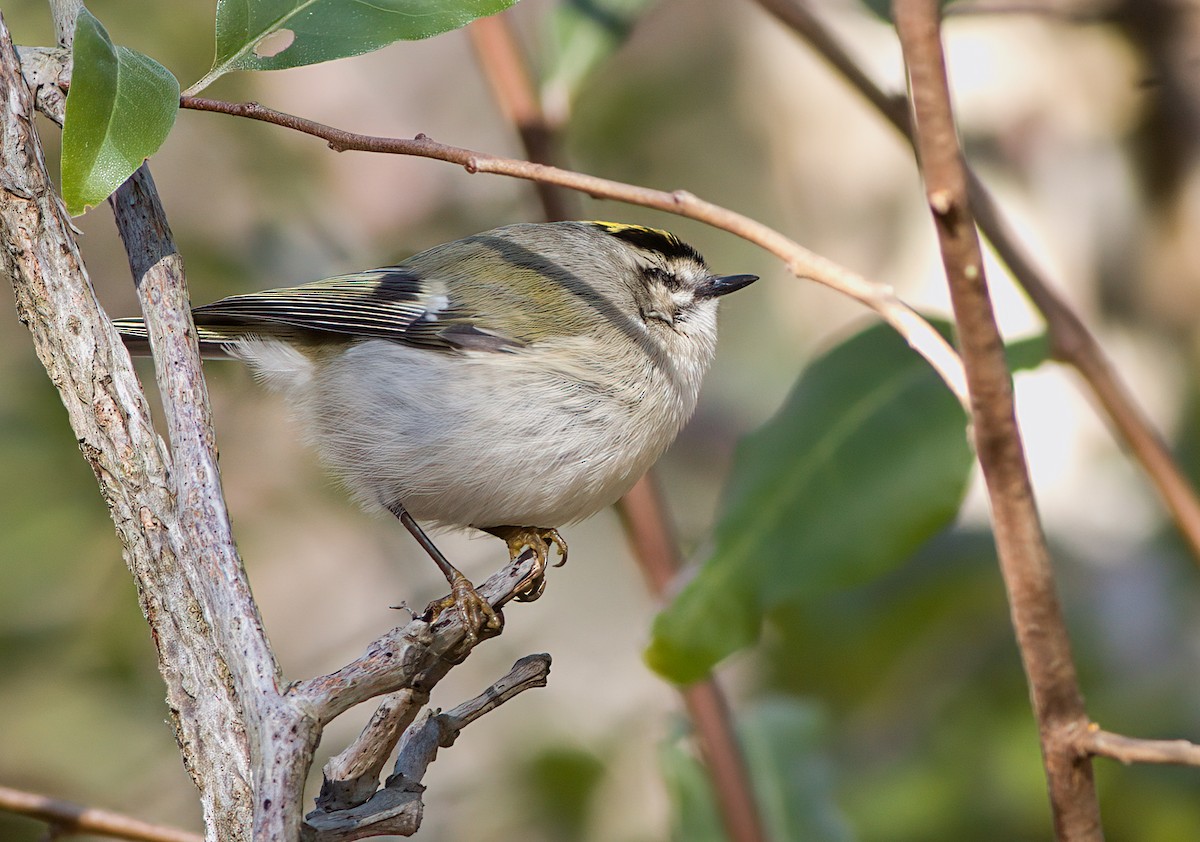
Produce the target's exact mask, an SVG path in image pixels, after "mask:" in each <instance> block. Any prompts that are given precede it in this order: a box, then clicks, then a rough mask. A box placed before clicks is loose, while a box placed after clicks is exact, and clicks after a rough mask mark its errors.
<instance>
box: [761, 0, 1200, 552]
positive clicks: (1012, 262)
mask: <svg viewBox="0 0 1200 842" xmlns="http://www.w3.org/2000/svg"><path fill="white" fill-rule="evenodd" d="M756 2H757V3H758V4H759V5H760V6H762V7H763V8H764V9H766V10H767V11H768V12H770V13H771V14H772V15H774V16H775V17H776V18H777V19H778V20H779V21H780V22H781V23H783V24H784V25H786V26H788V27H789V28H790V29H792V30H793V31H794V32H796V34H797V35H799V36H800V37H801V38H803V39H804V40H805V41H807V42H808V44H809V46H811V47H812V48H813V49H814V50H816V52H817V53H818V54H819V55H821V56H822V57H824V58H825V60H826V61H828V62H829V64H830V65H831V66H832V67H833V68H834V69H835V70H836V71H837V72H838V73H840V74H841V75H842V76H843V77H844V78H845V79H846V81H847V82H849V83H850V84H851V86H853V87H854V88H855V89H856V90H857V91H858V92H859V93H860V94H862V95H863V96H864V97H865V98H866V99H867V101H868V102H869V103H871V105H872V106H873V107H874V108H875V110H876V111H878V112H879V113H880V115H882V116H883V117H884V119H886V120H887V121H888V122H889V123H890V124H891V125H892V127H893V128H895V129H896V130H897V131H898V132H900V134H902V135H903V136H904V137H905V138H906V139H907V140H908V141H909V143H910V144H911V143H913V141H914V139H913V135H912V131H911V128H910V124H909V114H908V107H907V104H906V103H907V101H906V100H905V99H904V97H899V96H892V95H890V94H888V93H887V92H885V91H884V90H883V89H882V88H880V87H879V86H878V85H877V84H876V83H875V82H874V80H872V79H871V78H870V77H869V76H868V75H867V74H866V73H865V72H864V71H863V69H862V67H861V66H860V65H859V64H858V62H857V61H855V60H854V58H853V57H851V55H850V53H849V51H847V49H846V48H845V46H844V45H843V44H842V43H841V41H839V40H838V39H837V37H835V36H834V34H833V33H832V32H831V31H830V30H829V28H828V27H827V26H826V25H825V24H824V22H822V20H821V19H820V17H818V16H817V15H816V14H814V13H813V11H812V9H811V6H810V4H809V3H808V2H805V0H756ZM967 179H968V183H969V187H970V195H971V209H972V211H973V212H974V214H975V221H976V223H977V224H978V225H979V228H980V230H981V231H983V233H984V235H985V236H986V237H987V239H988V241H989V242H990V243H991V244H992V247H993V248H994V249H995V250H996V253H997V254H998V255H999V257H1000V259H1001V260H1002V261H1003V262H1004V264H1005V265H1006V266H1007V267H1008V270H1009V272H1011V273H1012V276H1013V278H1014V279H1015V280H1016V282H1017V283H1018V284H1019V285H1020V286H1021V288H1022V289H1024V290H1025V292H1026V294H1027V295H1028V296H1029V298H1030V299H1031V300H1032V301H1033V303H1034V306H1036V307H1037V308H1038V310H1039V311H1041V313H1042V316H1043V317H1044V318H1045V320H1046V329H1047V331H1048V332H1049V335H1050V343H1051V350H1052V353H1053V354H1054V356H1055V358H1056V359H1058V360H1059V361H1061V362H1064V363H1066V364H1067V365H1070V366H1071V367H1072V368H1074V369H1075V370H1076V371H1077V372H1078V373H1079V375H1080V376H1081V377H1082V378H1083V381H1084V383H1086V384H1087V386H1088V388H1089V389H1091V392H1092V398H1093V399H1094V400H1095V402H1096V404H1097V405H1098V406H1099V408H1100V410H1101V411H1102V412H1103V414H1104V416H1105V417H1106V418H1107V419H1108V423H1109V424H1110V425H1111V426H1112V428H1113V431H1114V433H1115V435H1116V437H1117V439H1118V441H1119V442H1121V443H1122V444H1123V445H1124V446H1125V447H1126V448H1127V449H1128V450H1129V452H1130V453H1131V454H1132V456H1133V458H1134V459H1135V460H1136V461H1137V462H1138V464H1139V465H1140V466H1141V468H1142V470H1143V471H1144V472H1145V474H1146V476H1147V477H1148V478H1149V479H1150V482H1151V483H1152V484H1153V485H1154V487H1155V489H1156V490H1157V492H1158V494H1159V497H1160V498H1161V499H1162V501H1163V503H1164V504H1165V505H1166V507H1167V510H1168V512H1170V514H1171V516H1172V518H1173V519H1174V521H1175V525H1176V527H1177V528H1178V529H1179V532H1180V535H1181V536H1182V537H1183V539H1184V541H1185V542H1186V543H1187V545H1188V547H1189V549H1190V550H1191V554H1192V558H1193V560H1194V561H1196V563H1198V564H1200V496H1197V494H1196V490H1195V489H1194V488H1193V487H1192V484H1191V483H1190V482H1189V481H1188V479H1187V478H1186V477H1185V476H1184V475H1183V472H1182V471H1181V470H1180V469H1179V466H1178V465H1177V464H1176V462H1175V460H1174V458H1173V457H1172V455H1171V452H1170V450H1169V449H1168V447H1167V445H1166V443H1165V442H1164V441H1163V439H1162V437H1161V436H1160V435H1159V434H1158V432H1157V431H1156V430H1155V429H1154V425H1153V423H1152V422H1151V421H1150V419H1149V418H1148V417H1147V416H1146V414H1145V413H1144V412H1143V411H1142V409H1141V407H1139V406H1138V403H1137V401H1136V399H1135V398H1134V397H1133V394H1132V391H1131V390H1130V389H1129V387H1128V386H1127V385H1126V384H1125V383H1124V381H1123V380H1122V379H1121V377H1120V375H1119V374H1118V373H1117V371H1116V368H1115V367H1114V366H1113V364H1112V362H1111V361H1110V360H1109V359H1108V357H1107V355H1106V354H1105V353H1104V349H1103V348H1102V347H1101V345H1100V342H1099V341H1098V340H1097V339H1096V337H1095V335H1094V334H1093V333H1092V332H1091V330H1090V329H1089V328H1088V326H1087V324H1086V323H1085V322H1084V321H1083V319H1082V318H1081V317H1080V316H1079V315H1078V314H1077V313H1076V312H1075V309H1074V308H1073V307H1072V306H1071V304H1070V303H1069V302H1068V301H1067V299H1066V298H1065V297H1063V295H1062V294H1061V293H1059V292H1058V290H1057V289H1056V288H1055V285H1054V284H1053V283H1052V282H1051V281H1050V279H1049V277H1048V276H1047V275H1046V274H1045V272H1044V271H1043V270H1042V269H1041V268H1040V267H1038V266H1037V265H1036V264H1035V263H1034V261H1033V259H1032V258H1031V257H1030V256H1029V254H1028V253H1027V251H1026V249H1025V248H1024V246H1023V245H1022V244H1021V242H1020V240H1019V239H1018V238H1017V236H1016V234H1015V233H1014V232H1013V230H1012V226H1011V225H1009V223H1008V221H1007V218H1006V217H1005V214H1004V212H1003V211H1002V210H1001V208H1000V207H999V205H998V203H997V202H996V201H995V199H994V198H993V197H992V195H991V191H989V190H988V189H987V187H986V186H985V185H984V184H983V182H982V181H981V180H980V179H979V177H978V176H977V175H976V174H975V173H974V172H973V171H972V170H971V169H970V168H969V167H968V169H967Z"/></svg>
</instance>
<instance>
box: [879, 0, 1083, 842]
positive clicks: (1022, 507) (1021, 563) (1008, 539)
mask: <svg viewBox="0 0 1200 842" xmlns="http://www.w3.org/2000/svg"><path fill="white" fill-rule="evenodd" d="M893 10H894V11H893V17H894V19H895V21H896V30H897V32H898V33H899V35H900V45H901V47H902V49H903V51H904V61H905V65H906V66H907V68H908V75H909V84H910V86H911V89H912V101H913V112H914V115H915V127H916V135H917V151H918V156H917V157H918V159H919V161H920V165H921V170H922V174H923V176H924V179H925V191H926V195H927V197H928V200H929V206H930V209H931V210H932V212H933V219H934V223H935V226H936V228H937V233H938V240H939V242H940V244H941V249H942V260H943V263H944V264H945V267H946V277H947V281H948V282H949V287H950V297H951V301H952V303H953V305H954V317H955V323H956V326H957V329H958V337H959V347H960V349H961V351H962V358H963V365H964V368H965V369H966V374H967V381H968V383H969V384H970V389H971V416H970V417H971V425H972V432H973V436H974V441H975V451H976V455H977V458H978V460H979V465H980V468H981V469H982V471H983V476H984V481H985V483H986V485H987V491H988V500H989V502H990V504H991V509H992V522H993V527H994V529H993V531H994V534H995V541H996V552H997V555H998V556H999V559H1000V570H1001V574H1002V575H1003V577H1004V584H1005V587H1006V588H1007V589H1008V596H1009V611H1010V614H1011V616H1012V623H1013V627H1014V629H1015V631H1016V635H1017V643H1018V645H1019V647H1020V650H1021V659H1022V661H1023V663H1024V665H1025V673H1026V676H1027V678H1028V681H1029V686H1030V694H1031V696H1032V698H1033V706H1034V712H1035V714H1036V716H1037V721H1038V730H1039V732H1040V737H1041V744H1042V755H1043V760H1044V763H1045V769H1046V780H1047V783H1048V785H1049V790H1050V804H1051V809H1052V811H1053V814H1054V825H1055V832H1056V834H1057V837H1058V838H1059V839H1064V840H1066V839H1069V840H1098V839H1102V838H1103V833H1102V831H1101V829H1100V808H1099V805H1098V803H1097V801H1096V791H1095V785H1094V783H1093V781H1092V767H1091V762H1090V760H1089V759H1088V758H1087V756H1086V755H1084V756H1081V755H1080V754H1079V753H1078V752H1077V751H1075V750H1074V745H1073V742H1072V737H1073V735H1075V734H1077V733H1078V732H1079V731H1081V730H1083V729H1086V727H1087V725H1088V722H1087V713H1086V711H1085V710H1084V706H1083V697H1082V695H1081V693H1080V691H1079V682H1078V679H1077V678H1076V675H1075V664H1074V661H1073V660H1072V657H1071V644H1070V639H1069V638H1068V636H1067V629H1066V623H1065V621H1064V619H1063V616H1062V610H1061V608H1060V607H1059V603H1058V596H1057V594H1056V592H1055V585H1054V573H1053V570H1052V569H1051V566H1050V553H1049V550H1048V549H1047V548H1046V542H1045V536H1044V535H1043V533H1042V525H1041V521H1040V520H1039V518H1038V512H1037V504H1036V502H1035V499H1034V495H1033V488H1032V485H1031V483H1030V481H1029V472H1028V469H1027V466H1026V464H1025V454H1024V450H1023V446H1022V443H1021V432H1020V428H1019V427H1018V426H1017V420H1016V415H1015V407H1014V404H1013V394H1012V381H1011V378H1010V375H1009V372H1008V365H1007V362H1006V360H1005V357H1004V344H1003V340H1002V339H1001V337H1000V331H999V328H998V327H997V326H996V321H995V318H994V315H993V313H992V304H991V299H990V297H989V294H988V287H987V280H986V278H985V277H984V271H983V254H982V252H981V250H980V245H979V238H978V236H977V235H976V233H975V222H974V220H973V219H972V218H971V209H970V201H969V199H968V187H967V177H966V171H965V168H964V167H963V163H962V152H961V150H960V149H959V146H958V135H957V132H956V128H955V125H954V118H953V114H952V112H951V106H950V91H949V87H948V83H947V79H946V67H945V59H944V57H943V55H942V46H941V40H940V38H941V33H940V30H939V20H938V8H937V3H936V0H895V2H894V3H893Z"/></svg>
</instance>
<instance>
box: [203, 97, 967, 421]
mask: <svg viewBox="0 0 1200 842" xmlns="http://www.w3.org/2000/svg"><path fill="white" fill-rule="evenodd" d="M180 104H181V105H182V107H184V108H190V109H193V110H197V111H213V112H217V113H221V114H229V115H232V116H235V117H245V118H246V119H250V120H259V121H262V122H265V123H273V124H275V125H277V126H282V127H284V128H288V129H292V130H293V131H298V132H302V133H304V134H310V135H312V136H314V137H319V138H321V139H322V140H324V141H325V142H327V143H328V144H329V146H330V148H332V149H334V150H335V151H339V152H344V151H350V150H356V151H363V152H380V153H385V154H392V155H413V156H416V157H420V158H432V159H434V160H438V161H447V162H449V163H453V164H458V165H460V166H461V167H463V168H464V169H466V170H467V172H470V173H481V172H486V173H493V174H496V175H505V176H509V177H511V178H522V179H526V180H528V181H536V182H544V183H547V184H556V185H558V186H560V187H566V188H569V189H571V190H577V191H579V192H582V193H586V194H588V195H589V196H592V197H594V198H598V199H613V200H616V201H621V202H626V203H629V204H634V205H641V206H642V207H647V208H653V209H655V210H661V211H664V212H666V213H673V214H676V215H678V216H685V217H688V218H689V219H695V220H698V221H700V222H704V223H707V224H709V225H711V226H713V227H714V228H720V229H722V230H724V231H728V232H729V233H731V234H735V235H736V236H739V237H741V238H742V239H744V240H747V241H749V242H751V243H754V244H755V245H757V246H759V247H760V248H763V249H765V250H766V251H768V252H770V253H771V254H773V255H775V256H776V257H778V258H779V259H780V260H782V261H783V262H784V264H785V265H786V266H787V268H788V270H789V271H791V272H792V274H794V275H796V276H797V277H799V278H807V279H809V280H812V281H815V282H817V283H819V284H822V285H824V286H827V287H829V288H831V289H833V290H836V291H837V292H840V293H842V294H844V295H848V296H850V297H851V298H853V299H855V300H856V301H859V302H861V303H862V304H864V305H865V306H867V307H868V308H870V309H871V310H873V311H874V312H875V313H877V314H878V315H879V316H880V317H881V318H882V319H883V320H884V321H886V322H887V323H888V324H889V325H891V326H892V327H893V328H894V329H895V330H896V331H897V332H898V333H899V334H900V335H901V336H903V337H904V339H905V341H906V342H908V344H909V345H910V346H911V347H912V348H913V350H915V351H916V352H917V353H918V354H920V355H921V356H923V357H924V358H925V359H926V360H927V361H928V362H929V364H930V365H931V366H933V369H934V370H935V371H936V372H937V373H938V375H939V376H940V377H941V378H942V380H943V381H944V382H945V383H946V385H947V386H949V387H950V390H951V391H952V392H953V393H954V394H955V396H956V397H957V398H958V399H959V400H960V401H962V402H963V404H964V405H966V402H967V389H966V381H965V380H964V378H963V374H962V365H961V362H960V361H959V359H958V355H957V354H956V353H955V351H954V349H953V348H951V347H950V345H949V344H948V343H947V342H946V340H945V339H944V338H942V336H941V334H939V333H938V332H937V331H936V330H934V329H933V327H932V325H930V324H929V323H928V322H927V321H925V320H924V319H923V318H921V316H919V315H918V314H917V313H916V312H914V311H913V310H912V309H911V308H910V307H909V306H908V305H906V304H905V303H904V302H903V301H901V300H900V299H899V298H897V297H896V295H895V293H894V292H893V291H892V289H891V288H890V287H888V286H886V285H884V284H877V283H872V282H871V281H868V280H867V279H866V278H864V277H862V276H861V275H859V274H857V273H855V272H852V271H850V270H849V269H847V268H845V267H843V266H839V265H838V264H836V263H834V262H833V261H832V260H828V259H827V258H824V257H821V256H820V255H818V254H814V253H813V252H811V251H809V250H808V249H806V248H804V247H803V246H801V245H800V244H799V243H796V242H795V241H793V240H790V239H788V238H787V237H785V236H784V235H783V234H781V233H779V232H778V231H775V230H774V229H772V228H769V227H768V226H766V225H763V224H762V223H761V222H758V221H756V220H754V219H751V218H750V217H748V216H745V215H743V214H740V213H737V212H735V211H731V210H729V209H727V208H723V207H721V206H719V205H715V204H713V203H712V202H707V201H705V200H703V199H700V198H698V197H697V196H694V195H692V194H691V193H689V192H687V191H686V190H676V191H673V192H667V191H664V190H652V189H650V188H648V187H638V186H636V185H632V184H625V183H623V182H619V181H613V180H611V179H606V178H598V177H596V176H593V175H585V174H583V173H579V172H573V171H571V170H565V169H561V168H559V167H551V166H546V165H544V164H535V163H531V162H529V161H521V160H517V159H514V158H502V157H500V156H497V155H491V154H488V153H485V152H475V151H473V150H470V149H465V148H463V147H460V146H449V145H447V144H443V143H438V142H437V141H434V140H431V139H430V138H428V137H426V136H425V135H423V134H419V135H417V136H416V137H415V138H412V139H407V138H390V137H375V136H372V135H362V134H355V133H354V132H347V131H344V130H342V129H335V128H333V127H331V126H325V125H322V124H321V123H317V122H314V121H312V120H305V119H303V118H301V117H296V116H293V115H291V114H284V113H283V112H280V111H275V110H273V109H270V108H265V107H263V106H261V105H259V104H257V103H253V102H248V103H233V102H221V101H218V100H209V99H200V98H199V97H188V96H185V97H181V99H180Z"/></svg>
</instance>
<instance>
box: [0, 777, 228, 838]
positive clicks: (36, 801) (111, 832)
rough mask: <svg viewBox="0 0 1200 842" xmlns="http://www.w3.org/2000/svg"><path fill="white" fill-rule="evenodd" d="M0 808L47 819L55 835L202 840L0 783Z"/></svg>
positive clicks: (177, 830)
mask: <svg viewBox="0 0 1200 842" xmlns="http://www.w3.org/2000/svg"><path fill="white" fill-rule="evenodd" d="M0 810H3V811H4V812H6V813H15V814H16V815H19V816H29V817H30V818H31V819H38V820H39V821H43V822H46V823H47V824H49V825H50V827H51V829H52V832H54V833H57V834H62V833H87V834H91V835H93V836H111V837H112V838H114V839H128V840H132V842H204V837H203V836H200V835H198V834H195V833H188V832H186V831H183V830H179V829H177V828H174V827H164V826H162V825H157V824H150V823H149V822H144V821H141V820H139V819H135V818H131V817H130V816H126V815H122V814H121V813H113V812H111V811H109V810H99V809H96V808H95V807H85V806H83V805H82V804H75V803H72V802H70V801H60V800H59V799H57V798H50V797H48V796H45V795H38V794H37V793H35V792H23V791H21V790H19V789H10V788H9V787H6V786H0Z"/></svg>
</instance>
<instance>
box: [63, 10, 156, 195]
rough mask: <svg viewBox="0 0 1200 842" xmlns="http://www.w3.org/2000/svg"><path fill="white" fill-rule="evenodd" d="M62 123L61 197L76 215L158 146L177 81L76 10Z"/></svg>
mask: <svg viewBox="0 0 1200 842" xmlns="http://www.w3.org/2000/svg"><path fill="white" fill-rule="evenodd" d="M72 60H73V62H74V69H73V70H72V72H71V89H70V91H69V92H68V93H67V109H66V118H65V121H64V123H63V150H62V196H63V201H64V202H65V203H66V205H67V210H68V211H69V212H70V213H71V214H72V215H74V216H78V215H79V214H81V213H83V212H84V211H86V210H87V209H88V208H90V207H94V206H96V205H98V204H100V202H103V201H104V200H105V199H107V198H108V197H109V196H110V195H111V194H112V192H113V191H114V190H116V189H117V188H118V187H120V186H121V183H122V182H123V181H125V179H127V178H129V176H130V175H132V174H133V172H134V170H136V169H137V168H138V167H140V166H141V165H142V162H143V161H145V160H146V158H148V157H150V156H151V155H153V154H154V153H155V152H156V151H157V150H158V147H160V146H162V144H163V141H164V140H166V138H167V134H168V133H169V132H170V131H171V126H173V125H174V124H175V115H176V114H177V113H179V82H178V81H177V80H176V79H175V77H174V76H173V75H171V71H169V70H167V69H166V68H165V67H163V66H162V65H161V64H159V63H158V62H156V61H154V60H153V59H151V58H149V57H147V56H144V55H142V54H141V53H138V52H134V51H133V50H130V49H127V48H125V47H116V46H114V45H113V42H112V41H111V40H110V39H109V37H108V33H107V32H105V31H104V27H103V26H102V25H101V24H100V21H98V20H96V18H95V17H93V16H92V15H91V13H90V12H88V10H87V9H80V11H79V16H78V17H77V18H76V19H75V46H74V51H73V53H72Z"/></svg>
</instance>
